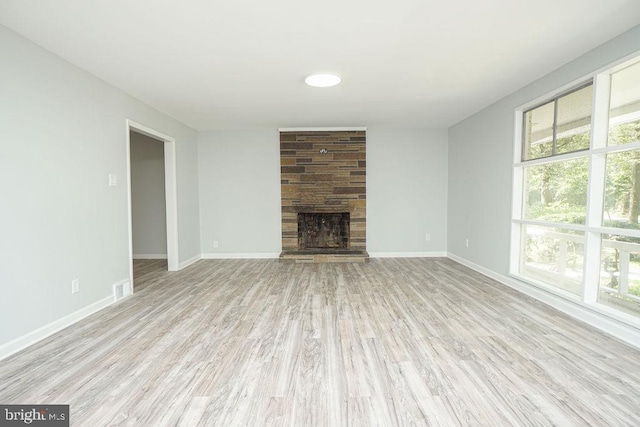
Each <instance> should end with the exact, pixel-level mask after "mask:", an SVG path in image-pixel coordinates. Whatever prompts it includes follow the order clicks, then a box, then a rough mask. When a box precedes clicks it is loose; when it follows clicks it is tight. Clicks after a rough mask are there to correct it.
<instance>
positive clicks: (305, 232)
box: [298, 212, 349, 249]
mask: <svg viewBox="0 0 640 427" xmlns="http://www.w3.org/2000/svg"><path fill="white" fill-rule="evenodd" d="M298 249H349V212H334V213H319V212H298Z"/></svg>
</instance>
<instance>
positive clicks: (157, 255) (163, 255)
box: [133, 254, 168, 259]
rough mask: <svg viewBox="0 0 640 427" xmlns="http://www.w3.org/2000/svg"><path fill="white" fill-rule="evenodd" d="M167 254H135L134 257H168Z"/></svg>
mask: <svg viewBox="0 0 640 427" xmlns="http://www.w3.org/2000/svg"><path fill="white" fill-rule="evenodd" d="M167 258H168V257H167V254H133V259H167Z"/></svg>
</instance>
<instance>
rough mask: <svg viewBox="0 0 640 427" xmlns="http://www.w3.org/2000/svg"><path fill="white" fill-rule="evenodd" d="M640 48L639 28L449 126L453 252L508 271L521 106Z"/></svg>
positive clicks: (450, 244) (450, 238) (499, 270)
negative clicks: (516, 128)
mask: <svg viewBox="0 0 640 427" xmlns="http://www.w3.org/2000/svg"><path fill="white" fill-rule="evenodd" d="M639 50H640V27H635V28H634V29H632V30H630V31H628V32H626V33H624V34H622V35H621V36H619V37H617V38H615V39H613V40H611V41H610V42H608V43H606V44H605V45H602V46H600V47H598V48H596V49H594V50H592V51H590V52H589V53H587V54H585V55H584V56H582V57H580V58H578V59H576V60H574V61H572V62H570V63H568V64H567V65H565V66H564V67H562V68H560V69H558V70H556V71H554V72H553V73H551V74H549V75H547V76H545V77H543V78H541V79H539V80H537V81H535V82H533V83H532V84H530V85H528V86H526V87H524V88H522V89H520V90H518V91H517V92H515V93H513V94H511V95H510V96H508V97H506V98H504V99H502V100H500V101H499V102H497V103H495V104H493V105H491V106H489V107H487V108H485V109H484V110H482V111H480V112H478V113H476V114H474V115H473V116H471V117H469V118H467V119H466V120H464V121H462V122H460V123H458V124H456V125H455V126H453V127H451V128H450V129H449V201H448V233H447V234H448V251H449V252H450V253H452V254H454V255H457V256H460V257H462V258H465V259H466V260H468V261H471V262H473V263H475V264H477V265H479V266H481V267H484V268H487V269H489V270H492V271H494V272H496V273H499V274H503V275H506V274H508V269H509V233H510V219H511V179H512V166H513V138H514V110H515V108H517V107H519V106H520V105H522V104H524V103H526V102H530V101H532V100H534V99H536V98H538V97H541V96H544V95H545V94H547V93H549V92H552V91H554V90H556V89H558V88H560V87H562V86H563V85H566V84H569V83H571V82H573V81H574V80H576V79H579V78H582V77H583V76H585V75H587V74H589V73H592V72H594V71H596V70H598V69H600V68H602V67H605V66H607V65H608V64H609V63H611V62H613V61H616V60H619V59H621V58H623V57H625V56H627V55H630V54H632V53H634V52H637V51H639ZM467 238H468V239H469V248H466V247H465V239H467Z"/></svg>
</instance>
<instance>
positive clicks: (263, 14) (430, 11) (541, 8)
mask: <svg viewBox="0 0 640 427" xmlns="http://www.w3.org/2000/svg"><path fill="white" fill-rule="evenodd" d="M0 23H1V24H3V25H5V26H7V27H9V28H11V29H13V30H14V31H16V32H18V33H20V34H22V35H24V36H25V37H27V38H29V39H31V40H33V41H34V42H36V43H38V44H40V45H41V46H43V47H45V48H46V49H48V50H50V51H52V52H54V53H55V54H57V55H59V56H61V57H63V58H65V59H66V60H68V61H70V62H71V63H73V64H76V65H77V66H79V67H80V68H83V69H85V70H87V71H89V72H90V73H92V74H94V75H96V76H98V77H100V78H101V79H103V80H105V81H107V82H109V83H111V84H113V85H114V86H117V87H119V88H121V89H122V90H124V91H125V92H127V93H129V94H131V95H133V96H135V97H136V98H138V99H140V100H142V101H144V102H146V103H147V104H149V105H151V106H153V107H155V108H156V109H158V110H160V111H163V112H165V113H166V114H168V115H170V116H172V117H175V118H176V119H178V120H180V121H182V122H184V123H186V124H187V125H189V126H191V127H193V128H196V129H199V130H209V129H258V128H272V129H273V128H278V127H305V126H398V127H447V126H450V125H452V124H454V123H456V122H458V121H460V120H461V119H463V118H465V117H467V116H469V115H471V114H473V113H474V112H476V111H478V110H479V109H481V108H483V107H485V106H487V105H489V104H491V103H492V102H494V101H496V100H498V99H500V98H502V97H504V96H505V95H507V94H509V93H511V92H513V91H514V90H516V89H518V88H520V87H522V86H524V85H526V84H527V83H529V82H531V81H533V80H535V79H537V78H539V77H542V76H543V75H545V74H547V73H548V72H550V71H552V70H554V69H556V68H558V67H559V66H561V65H563V64H565V63H567V62H569V61H571V60H572V59H574V58H576V57H578V56H580V55H581V54H583V53H585V52H587V51H588V50H590V49H592V48H593V47H595V46H597V45H599V44H601V43H603V42H605V41H607V40H609V39H611V38H613V37H615V36H616V35H618V34H621V33H622V32H624V31H626V30H628V29H629V28H631V27H633V26H635V25H637V24H640V1H638V0H606V1H603V0H526V1H525V0H482V1H479V0H449V1H445V0H438V1H435V0H395V1H389V0H323V1H321V2H310V1H307V0H269V1H266V0H245V1H242V0H180V1H178V0H48V1H43V0H1V1H0ZM316 71H333V72H336V73H338V74H340V75H341V76H342V79H343V80H342V84H340V85H339V86H337V87H333V88H325V89H320V88H311V87H308V86H306V85H305V84H304V77H305V76H306V75H307V74H309V73H312V72H316Z"/></svg>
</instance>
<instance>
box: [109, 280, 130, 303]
mask: <svg viewBox="0 0 640 427" xmlns="http://www.w3.org/2000/svg"><path fill="white" fill-rule="evenodd" d="M130 294H131V285H130V283H129V282H128V281H127V282H122V283H116V284H115V285H113V299H114V300H115V301H118V300H121V299H122V298H124V297H127V296H129V295H130Z"/></svg>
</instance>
